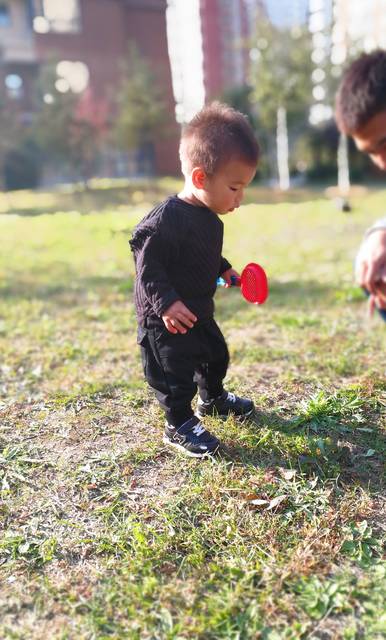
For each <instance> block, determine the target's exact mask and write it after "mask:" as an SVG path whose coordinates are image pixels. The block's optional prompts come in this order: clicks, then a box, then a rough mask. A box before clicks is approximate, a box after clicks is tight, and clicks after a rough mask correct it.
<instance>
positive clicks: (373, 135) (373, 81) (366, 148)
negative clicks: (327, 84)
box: [336, 49, 386, 170]
mask: <svg viewBox="0 0 386 640" xmlns="http://www.w3.org/2000/svg"><path fill="white" fill-rule="evenodd" d="M336 120H337V124H338V127H339V129H340V130H341V131H342V132H343V133H345V134H347V135H350V136H352V138H353V139H354V141H355V143H356V145H357V147H358V149H359V150H360V151H363V152H364V153H367V154H368V155H369V156H370V158H371V159H372V161H373V162H374V164H376V165H377V166H378V167H380V168H381V169H383V170H385V169H386V51H383V50H381V49H378V50H377V51H372V52H371V53H363V54H362V55H361V56H359V58H357V59H356V60H355V61H354V62H352V63H351V65H350V66H349V67H348V69H346V71H345V72H344V74H343V77H342V80H341V83H340V87H339V90H338V93H337V97H336Z"/></svg>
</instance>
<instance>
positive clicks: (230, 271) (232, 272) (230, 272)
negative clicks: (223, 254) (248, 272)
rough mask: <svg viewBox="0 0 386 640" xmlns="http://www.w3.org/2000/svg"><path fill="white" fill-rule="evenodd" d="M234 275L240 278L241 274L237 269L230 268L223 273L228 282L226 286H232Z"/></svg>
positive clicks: (222, 275)
mask: <svg viewBox="0 0 386 640" xmlns="http://www.w3.org/2000/svg"><path fill="white" fill-rule="evenodd" d="M232 276H236V278H240V274H239V273H237V271H235V269H228V270H227V271H224V273H222V274H221V277H222V278H223V279H224V280H225V282H226V285H225V287H226V288H228V287H231V286H232V280H231V278H232Z"/></svg>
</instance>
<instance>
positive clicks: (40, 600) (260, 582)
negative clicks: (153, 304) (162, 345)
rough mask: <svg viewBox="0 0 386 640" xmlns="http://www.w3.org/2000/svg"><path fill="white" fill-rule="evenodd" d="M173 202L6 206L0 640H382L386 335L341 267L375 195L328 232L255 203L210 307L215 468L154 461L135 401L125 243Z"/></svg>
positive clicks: (329, 218) (239, 223)
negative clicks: (251, 407) (234, 280)
mask: <svg viewBox="0 0 386 640" xmlns="http://www.w3.org/2000/svg"><path fill="white" fill-rule="evenodd" d="M177 189H178V183H177V182H176V181H172V180H163V181H162V180H161V181H158V182H154V183H144V184H137V185H135V186H134V187H133V186H130V185H125V184H115V185H111V184H108V183H99V184H98V185H96V186H95V188H93V189H91V190H90V191H88V192H82V191H81V190H80V188H75V189H72V190H67V191H64V190H61V191H56V192H52V193H36V194H33V193H29V192H21V193H13V194H10V195H9V196H8V197H5V196H3V197H0V212H2V213H1V214H0V231H1V234H2V251H1V254H0V294H1V295H0V354H1V359H0V412H1V422H0V425H1V426H0V526H1V528H2V534H1V536H0V574H1V584H2V587H1V592H0V637H4V638H7V639H8V638H10V639H11V638H12V639H20V640H22V639H23V640H24V639H25V638H28V639H31V640H35V639H36V640H40V639H41V638H50V640H51V639H53V640H69V639H71V640H72V639H74V640H75V639H76V640H94V639H98V640H99V639H100V640H102V639H103V640H104V639H106V640H107V638H112V639H114V640H115V639H117V640H118V639H122V640H123V639H126V638H130V639H133V640H136V639H138V640H142V639H149V640H156V639H157V640H158V639H159V640H168V639H170V640H172V639H173V640H182V639H184V640H185V639H194V640H196V639H199V640H212V639H213V640H214V639H224V640H225V639H226V640H248V639H251V640H252V639H261V640H277V639H291V640H295V639H302V640H303V639H304V640H305V639H311V638H319V639H320V640H327V639H329V638H331V639H334V640H335V639H340V638H341V639H342V640H356V639H361V638H363V639H365V640H370V639H371V640H378V639H381V638H384V637H385V633H386V598H385V596H386V589H385V585H386V558H385V547H384V541H385V531H386V525H385V522H386V520H385V517H386V509H385V498H384V495H385V493H384V489H385V482H384V480H385V456H386V437H385V418H384V416H385V407H386V382H385V378H386V376H385V358H384V354H385V327H384V325H383V324H382V323H381V322H380V320H379V319H377V318H374V319H373V320H372V321H369V320H368V319H367V318H366V313H365V302H364V301H363V299H362V294H361V293H360V292H359V291H358V290H357V288H356V287H355V286H354V284H353V281H352V263H353V259H354V256H355V252H356V249H357V246H358V244H359V242H360V239H361V237H362V234H363V231H364V229H365V228H366V226H367V225H368V224H370V222H371V221H372V220H374V219H375V218H376V217H377V216H379V215H381V214H383V213H384V203H385V196H386V193H385V192H381V191H379V192H376V191H372V192H368V193H367V194H360V193H359V195H358V197H357V198H356V199H354V201H353V204H354V212H353V214H352V215H345V214H342V213H340V212H338V211H337V210H336V209H335V208H334V205H333V203H332V202H331V201H329V200H327V199H326V198H325V197H324V194H323V192H322V191H321V190H319V191H314V192H312V191H308V192H307V191H302V192H296V191H295V192H291V193H290V194H289V195H288V201H285V197H283V196H279V195H277V194H270V193H269V192H268V191H267V190H263V189H259V188H257V187H254V188H252V189H251V190H250V192H249V195H248V199H247V204H246V206H244V207H242V208H241V209H240V210H239V211H238V212H237V213H236V214H234V215H232V216H228V217H227V218H225V219H224V221H225V248H224V254H225V255H226V256H227V257H228V258H229V259H230V260H231V261H232V263H233V264H234V266H235V267H237V268H239V269H241V268H242V267H243V266H244V264H245V263H246V262H248V261H257V262H260V263H261V264H262V265H264V266H265V267H266V270H267V272H268V276H269V282H270V297H269V299H268V301H267V303H266V304H265V305H264V306H262V307H261V308H259V307H255V306H253V305H248V304H247V303H246V302H244V301H243V299H242V298H241V296H240V294H239V292H238V291H237V290H219V291H218V293H217V295H216V306H217V319H218V322H219V324H220V325H221V327H222V329H223V332H224V334H225V336H226V338H227V341H228V344H229V347H230V352H231V357H232V364H231V367H230V370H229V374H228V378H227V388H228V389H229V390H230V391H235V392H237V393H242V394H247V395H249V396H251V397H252V398H253V399H254V401H255V404H256V406H257V407H258V413H257V417H256V419H254V420H253V421H250V422H247V423H244V424H239V423H237V422H236V421H235V420H232V419H228V420H227V421H226V422H221V421H219V420H216V419H211V420H208V423H207V424H208V426H209V428H210V429H211V430H212V431H213V432H214V433H216V435H218V437H220V438H221V440H222V442H223V445H224V447H223V451H222V454H221V456H220V457H219V458H218V459H216V460H215V461H212V462H211V461H205V462H203V461H201V462H200V461H195V460H189V459H188V460H187V459H186V458H183V457H182V456H181V455H179V454H175V453H174V452H173V451H170V450H168V449H166V448H165V447H164V445H163V443H162V437H161V436H162V424H163V419H162V415H161V413H160V410H159V409H158V406H157V404H156V402H155V401H154V398H153V396H152V394H151V392H150V391H149V390H148V388H147V386H146V385H145V383H144V381H143V376H142V369H141V364H140V359H139V353H138V349H137V345H136V323H135V313H134V309H133V305H132V290H133V277H134V271H133V264H132V260H131V256H130V253H129V249H128V244H127V241H128V238H129V235H130V231H131V229H132V228H133V227H134V226H135V224H136V223H137V222H138V220H139V219H140V218H141V217H142V216H143V215H144V213H145V212H146V211H147V210H148V209H149V208H150V207H151V206H152V203H153V202H156V201H157V199H159V198H163V197H164V195H166V194H167V193H169V192H175V191H177Z"/></svg>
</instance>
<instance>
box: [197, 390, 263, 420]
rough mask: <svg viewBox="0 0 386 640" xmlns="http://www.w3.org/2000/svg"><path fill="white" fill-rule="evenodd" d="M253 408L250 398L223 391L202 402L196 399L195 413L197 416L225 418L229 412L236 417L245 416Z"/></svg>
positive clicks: (250, 412) (249, 413)
mask: <svg viewBox="0 0 386 640" xmlns="http://www.w3.org/2000/svg"><path fill="white" fill-rule="evenodd" d="M254 410H255V406H254V404H253V402H252V400H247V399H246V398H239V396H235V394H234V393H229V392H228V391H223V393H222V394H221V396H219V397H218V398H214V400H209V401H208V402H204V401H203V400H201V398H199V399H198V404H197V411H196V415H197V416H198V417H199V418H204V417H205V416H217V417H218V418H227V417H228V416H229V415H230V414H231V415H234V416H238V417H243V418H246V417H247V416H250V415H251V414H252V413H253V412H254Z"/></svg>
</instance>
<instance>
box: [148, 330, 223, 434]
mask: <svg viewBox="0 0 386 640" xmlns="http://www.w3.org/2000/svg"><path fill="white" fill-rule="evenodd" d="M161 323H162V324H161ZM138 343H139V344H140V346H141V355H142V363H143V368H144V373H145V378H146V380H147V382H148V383H149V385H150V386H151V387H152V388H153V389H154V390H155V393H156V396H157V399H158V401H159V403H160V405H161V407H162V408H163V409H164V411H165V414H166V419H167V421H168V422H169V423H170V424H172V425H173V426H176V427H179V426H181V424H183V423H184V422H185V421H186V420H189V418H191V417H192V416H193V410H192V406H191V403H192V400H193V398H194V396H195V395H196V392H197V387H198V390H199V393H200V396H201V398H202V400H204V401H206V400H209V399H210V398H215V397H217V396H219V395H221V393H222V392H223V384H222V381H223V379H224V378H225V375H226V372H227V368H228V364H229V353H228V348H227V345H226V342H225V339H224V336H223V335H222V333H221V331H220V329H219V328H218V326H217V324H216V322H215V321H214V320H213V319H211V320H208V321H207V322H203V323H198V324H197V325H195V326H194V327H193V328H192V329H189V330H188V332H187V333H185V334H182V333H177V334H173V333H170V332H169V331H168V330H167V329H166V327H165V326H164V324H163V322H162V320H161V321H160V322H157V321H154V322H152V321H149V320H148V321H147V326H146V327H145V328H143V327H139V330H138Z"/></svg>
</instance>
